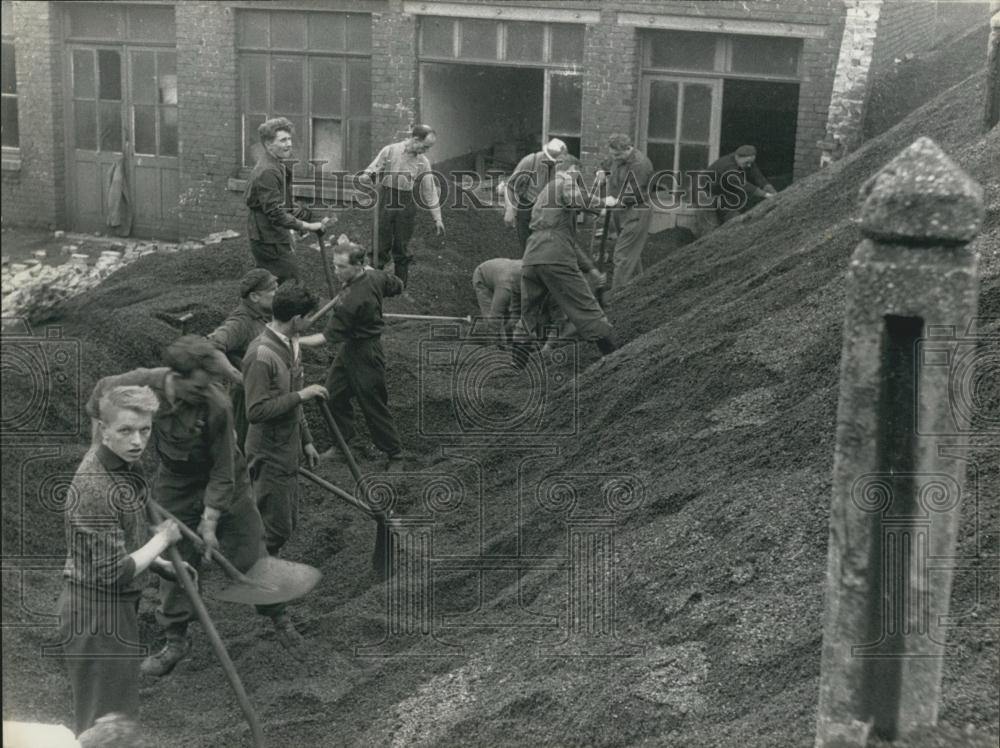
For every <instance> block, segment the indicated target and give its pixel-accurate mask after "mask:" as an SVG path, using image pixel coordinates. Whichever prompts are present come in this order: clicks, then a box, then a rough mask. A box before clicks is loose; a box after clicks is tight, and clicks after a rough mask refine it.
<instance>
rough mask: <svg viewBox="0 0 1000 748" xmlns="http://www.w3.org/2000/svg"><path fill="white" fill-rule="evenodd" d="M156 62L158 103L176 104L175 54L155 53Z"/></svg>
mask: <svg viewBox="0 0 1000 748" xmlns="http://www.w3.org/2000/svg"><path fill="white" fill-rule="evenodd" d="M156 60H157V66H158V71H157V72H158V73H159V88H160V99H159V101H160V103H161V104H176V103H177V53H176V52H157V53H156Z"/></svg>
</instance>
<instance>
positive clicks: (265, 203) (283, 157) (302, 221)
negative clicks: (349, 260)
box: [244, 117, 332, 283]
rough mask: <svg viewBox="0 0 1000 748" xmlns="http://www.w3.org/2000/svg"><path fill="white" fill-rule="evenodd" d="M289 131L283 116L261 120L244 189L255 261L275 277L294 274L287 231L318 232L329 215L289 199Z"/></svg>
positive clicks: (248, 235) (290, 238) (290, 194)
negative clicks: (319, 216) (317, 214)
mask: <svg viewBox="0 0 1000 748" xmlns="http://www.w3.org/2000/svg"><path fill="white" fill-rule="evenodd" d="M293 134H294V128H293V126H292V123H291V122H290V121H289V120H287V119H285V118H284V117H275V118H273V119H269V120H266V121H264V122H262V123H261V124H260V127H258V128H257V135H258V137H259V138H260V143H261V146H263V148H262V150H261V153H260V157H259V158H258V159H257V163H256V164H255V165H254V167H253V171H252V172H250V179H249V180H248V181H247V189H246V193H245V194H244V199H245V200H246V204H247V209H248V214H247V237H248V238H249V240H250V253H251V254H252V255H253V259H254V262H255V263H256V265H257V267H259V268H264V269H265V270H270V271H271V273H272V274H273V275H274V276H275V277H276V278H277V279H278V282H279V283H280V282H282V281H285V280H288V279H289V278H298V277H299V268H298V265H297V264H296V262H295V256H294V255H293V254H292V241H293V237H292V233H291V232H292V231H315V232H316V233H317V234H319V235H320V236H322V234H323V231H324V229H325V228H326V226H327V225H328V224H329V223H330V222H331V220H332V218H330V217H327V218H324V219H323V220H321V221H314V220H313V215H312V211H310V210H309V209H308V208H306V207H304V206H302V205H299V204H297V203H295V202H294V198H293V197H292V170H291V167H288V168H286V167H285V164H284V163H283V162H284V161H287V160H288V159H290V158H291V157H292V135H293Z"/></svg>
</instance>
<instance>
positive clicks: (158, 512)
mask: <svg viewBox="0 0 1000 748" xmlns="http://www.w3.org/2000/svg"><path fill="white" fill-rule="evenodd" d="M149 510H150V513H151V514H152V515H153V517H155V518H156V519H158V520H160V521H162V520H163V518H164V517H166V518H167V519H173V520H174V522H177V524H179V525H180V526H181V527H185V525H184V523H183V522H178V521H177V519H176V518H174V517H172V516H171V515H170V513H169V512H167V510H166V509H163V508H162V507H161V506H159V505H158V504H156V503H155V502H153V501H150V502H149ZM181 532H183V530H182V531H181ZM189 532H190V530H189ZM192 534H194V533H192ZM167 557H168V558H169V559H170V563H172V564H173V565H174V574H176V575H177V581H178V582H180V584H181V587H183V588H184V592H185V593H187V596H188V599H190V600H191V605H192V606H193V607H194V611H195V613H196V614H197V615H198V620H199V621H201V627H202V628H203V629H205V633H206V634H208V640H209V641H210V642H211V643H212V649H214V650H215V656H216V657H218V658H219V664H220V665H222V670H223V671H224V672H225V674H226V679H227V680H228V681H229V685H230V686H232V688H233V692H234V693H235V694H236V700H237V701H239V703H240V710H241V711H242V712H243V716H244V717H246V720H247V724H248V725H249V726H250V734H251V735H252V736H253V744H254V746H255V748H264V732H263V730H261V727H260V722H259V721H258V719H257V713H256V712H255V711H254V708H253V705H252V704H251V703H250V698H249V697H248V696H247V692H246V689H245V688H243V681H241V680H240V675H239V673H237V672H236V666H235V665H233V661H232V660H231V659H230V657H229V652H227V651H226V645H225V644H223V643H222V638H221V637H220V636H219V632H218V631H216V629H215V624H213V623H212V619H211V617H209V615H208V609H207V608H206V607H205V601H204V600H202V599H201V595H199V594H198V587H197V586H196V585H195V583H194V580H193V579H191V577H190V576H189V575H188V573H187V569H186V568H184V561H183V559H181V554H180V551H178V550H177V546H176V545H171V546H170V547H169V548H168V549H167Z"/></svg>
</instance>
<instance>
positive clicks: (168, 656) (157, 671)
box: [139, 634, 191, 678]
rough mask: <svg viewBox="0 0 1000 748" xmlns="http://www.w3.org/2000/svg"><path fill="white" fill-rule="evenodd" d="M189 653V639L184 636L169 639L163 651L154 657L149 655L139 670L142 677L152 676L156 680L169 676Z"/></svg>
mask: <svg viewBox="0 0 1000 748" xmlns="http://www.w3.org/2000/svg"><path fill="white" fill-rule="evenodd" d="M190 652H191V638H190V637H189V636H187V635H186V634H185V635H183V636H182V637H181V638H174V637H169V636H168V638H167V643H166V644H165V645H164V647H163V649H161V650H160V651H159V652H157V653H156V654H155V655H150V656H149V657H147V658H146V659H145V660H143V661H142V665H140V666H139V669H140V670H141V671H142V673H143V675H154V676H156V677H158V678H161V677H163V676H164V675H169V674H170V672H171V671H172V670H173V669H174V668H175V667H177V663H178V662H180V661H181V660H183V659H184V658H185V657H187V656H188V654H189V653H190Z"/></svg>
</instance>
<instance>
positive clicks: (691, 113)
mask: <svg viewBox="0 0 1000 748" xmlns="http://www.w3.org/2000/svg"><path fill="white" fill-rule="evenodd" d="M711 122H712V89H711V88H710V87H709V86H699V85H691V84H689V85H686V86H684V112H683V114H682V115H681V139H682V140H696V141H698V142H701V143H707V142H708V139H709V131H710V129H711ZM681 156H682V158H683V152H682V154H681Z"/></svg>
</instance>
